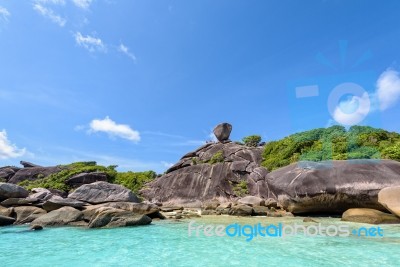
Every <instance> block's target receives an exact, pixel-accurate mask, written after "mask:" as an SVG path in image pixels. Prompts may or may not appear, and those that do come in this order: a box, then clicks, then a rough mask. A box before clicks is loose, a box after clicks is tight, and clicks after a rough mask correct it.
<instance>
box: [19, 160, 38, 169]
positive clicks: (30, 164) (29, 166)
mask: <svg viewBox="0 0 400 267" xmlns="http://www.w3.org/2000/svg"><path fill="white" fill-rule="evenodd" d="M19 163H20V164H21V165H22V166H24V168H33V167H42V166H39V165H36V164H34V163H32V162H28V161H23V160H21V161H20V162H19Z"/></svg>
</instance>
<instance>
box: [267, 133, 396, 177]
mask: <svg viewBox="0 0 400 267" xmlns="http://www.w3.org/2000/svg"><path fill="white" fill-rule="evenodd" d="M380 158H382V159H393V160H397V161H400V134H398V133H395V132H388V131H385V130H382V129H377V128H372V127H369V126H352V127H350V129H349V130H347V131H346V129H345V128H344V127H343V126H337V125H336V126H332V127H329V128H318V129H314V130H310V131H306V132H301V133H296V134H293V135H290V136H288V137H285V138H283V139H281V140H278V141H272V142H269V143H267V144H266V145H265V148H264V152H263V163H262V165H263V166H264V167H266V168H268V169H269V170H274V169H278V168H280V167H284V166H286V165H289V164H291V163H294V162H297V161H306V160H308V161H322V160H347V159H380Z"/></svg>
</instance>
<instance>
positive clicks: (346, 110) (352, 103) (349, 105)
mask: <svg viewBox="0 0 400 267" xmlns="http://www.w3.org/2000/svg"><path fill="white" fill-rule="evenodd" d="M370 107H371V104H370V98H369V95H368V93H367V92H365V93H364V94H363V95H362V96H361V97H359V96H354V95H353V96H351V97H350V98H348V99H346V100H345V101H342V102H340V103H339V105H338V106H337V107H336V108H335V111H334V113H333V118H334V119H335V121H337V122H339V123H341V124H344V125H355V124H358V123H360V122H361V121H363V120H364V119H365V117H366V116H367V115H368V113H369V112H370V111H371V109H370Z"/></svg>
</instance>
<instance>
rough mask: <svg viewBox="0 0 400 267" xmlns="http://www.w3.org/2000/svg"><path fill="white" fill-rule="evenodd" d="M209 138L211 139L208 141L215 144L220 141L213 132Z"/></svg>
mask: <svg viewBox="0 0 400 267" xmlns="http://www.w3.org/2000/svg"><path fill="white" fill-rule="evenodd" d="M207 137H208V138H209V139H208V140H207V141H210V140H211V141H213V142H217V141H218V139H217V137H215V134H214V132H213V131H211V133H209V134H208V136H207Z"/></svg>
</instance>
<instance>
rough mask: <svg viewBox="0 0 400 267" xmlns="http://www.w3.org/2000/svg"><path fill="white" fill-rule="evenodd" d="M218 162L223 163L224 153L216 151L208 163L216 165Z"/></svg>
mask: <svg viewBox="0 0 400 267" xmlns="http://www.w3.org/2000/svg"><path fill="white" fill-rule="evenodd" d="M219 162H224V152H223V151H218V152H217V153H215V154H214V155H213V156H212V157H211V159H210V160H209V161H208V163H210V164H216V163H219Z"/></svg>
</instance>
